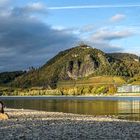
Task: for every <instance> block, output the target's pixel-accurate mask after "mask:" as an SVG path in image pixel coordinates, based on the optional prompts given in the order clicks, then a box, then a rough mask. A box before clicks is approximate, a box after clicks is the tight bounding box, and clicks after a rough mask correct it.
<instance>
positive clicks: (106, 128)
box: [0, 109, 140, 140]
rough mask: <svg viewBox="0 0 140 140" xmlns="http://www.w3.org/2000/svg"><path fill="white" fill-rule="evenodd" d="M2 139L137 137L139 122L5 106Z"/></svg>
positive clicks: (0, 124)
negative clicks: (6, 115)
mask: <svg viewBox="0 0 140 140" xmlns="http://www.w3.org/2000/svg"><path fill="white" fill-rule="evenodd" d="M5 113H7V114H8V116H9V119H8V120H0V140H18V139H20V140H94V139H95V140H100V139H107V140H110V139H112V140H116V139H117V140H132V139H133V140H137V139H140V122H138V121H128V120H120V119H117V118H114V117H109V116H89V115H77V114H70V113H61V112H60V113H59V112H44V111H34V110H24V109H5Z"/></svg>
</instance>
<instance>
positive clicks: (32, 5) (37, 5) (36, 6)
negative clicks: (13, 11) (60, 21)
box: [27, 2, 47, 11]
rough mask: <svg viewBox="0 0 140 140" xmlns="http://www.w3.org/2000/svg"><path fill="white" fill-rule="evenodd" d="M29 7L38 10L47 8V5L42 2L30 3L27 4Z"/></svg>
mask: <svg viewBox="0 0 140 140" xmlns="http://www.w3.org/2000/svg"><path fill="white" fill-rule="evenodd" d="M27 8H29V9H32V10H37V11H41V10H47V6H46V5H45V4H43V3H41V2H35V3H30V4H28V5H27Z"/></svg>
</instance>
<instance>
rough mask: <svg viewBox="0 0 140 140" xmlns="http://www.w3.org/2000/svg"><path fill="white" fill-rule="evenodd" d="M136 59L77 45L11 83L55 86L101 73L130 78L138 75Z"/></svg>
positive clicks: (138, 69)
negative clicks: (61, 82) (60, 82)
mask: <svg viewBox="0 0 140 140" xmlns="http://www.w3.org/2000/svg"><path fill="white" fill-rule="evenodd" d="M135 58H137V57H135V56H133V55H131V54H130V55H129V54H124V55H123V54H118V53H114V54H105V53H104V52H102V51H101V50H98V49H96V48H92V47H90V46H87V45H80V46H77V47H75V48H71V49H68V50H65V51H62V52H60V53H59V54H58V55H56V56H55V57H54V58H52V59H51V60H50V61H48V62H47V63H46V64H45V65H43V66H42V67H41V68H39V69H37V70H32V71H29V72H28V73H25V74H24V75H22V76H20V77H18V78H16V79H15V80H14V81H13V82H12V83H11V85H12V86H16V87H22V88H25V87H32V86H37V87H52V88H55V87H56V86H57V83H58V82H59V81H64V80H66V81H68V80H77V79H84V78H87V79H88V78H91V77H94V76H103V75H108V76H109V75H110V76H122V77H127V78H129V77H133V76H135V75H139V74H140V62H139V61H137V60H135ZM130 59H131V60H130Z"/></svg>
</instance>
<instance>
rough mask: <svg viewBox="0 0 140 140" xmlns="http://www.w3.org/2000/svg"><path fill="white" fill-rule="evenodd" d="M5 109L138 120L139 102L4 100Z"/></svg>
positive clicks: (139, 116)
mask: <svg viewBox="0 0 140 140" xmlns="http://www.w3.org/2000/svg"><path fill="white" fill-rule="evenodd" d="M4 102H5V104H6V106H7V107H10V108H24V109H36V110H45V111H52V112H66V113H76V114H88V115H117V116H119V117H120V118H124V119H130V120H140V101H136V100H131V101H118V100H114V101H111V100H109V101H108V100H91V101H90V100H26V99H24V100H4Z"/></svg>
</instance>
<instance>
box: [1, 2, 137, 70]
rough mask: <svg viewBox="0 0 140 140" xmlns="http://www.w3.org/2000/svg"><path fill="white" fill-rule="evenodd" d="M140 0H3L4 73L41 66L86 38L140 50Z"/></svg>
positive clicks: (111, 47) (113, 48) (105, 47)
mask: <svg viewBox="0 0 140 140" xmlns="http://www.w3.org/2000/svg"><path fill="white" fill-rule="evenodd" d="M139 11H140V1H139V0H135V1H132V0H125V1H122V0H117V1H116V0H110V1H109V0H69V1H68V0H0V72H3V71H15V70H26V69H28V68H29V67H31V66H33V67H40V66H42V65H43V64H44V63H46V62H47V61H48V60H49V59H50V58H52V57H53V56H55V55H56V54H57V53H58V52H60V51H62V50H65V49H68V48H71V47H74V46H76V45H78V44H80V43H81V42H84V43H87V44H88V45H90V46H92V47H93V48H97V49H101V50H102V51H104V52H106V53H111V52H127V53H134V54H137V55H140V14H139Z"/></svg>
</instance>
